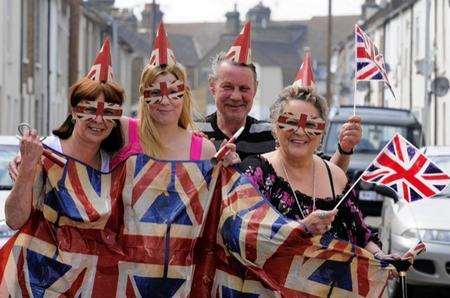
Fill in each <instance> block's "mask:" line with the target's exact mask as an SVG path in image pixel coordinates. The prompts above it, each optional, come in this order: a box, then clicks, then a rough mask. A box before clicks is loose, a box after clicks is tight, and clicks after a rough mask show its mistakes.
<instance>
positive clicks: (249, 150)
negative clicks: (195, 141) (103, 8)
mask: <svg viewBox="0 0 450 298" xmlns="http://www.w3.org/2000/svg"><path fill="white" fill-rule="evenodd" d="M196 124H197V126H198V127H199V128H200V130H201V131H203V133H205V134H206V135H207V136H208V138H209V139H211V138H213V139H214V141H213V143H214V145H215V146H216V149H219V147H220V145H221V144H222V141H223V140H224V139H229V137H228V136H226V135H225V134H224V133H223V132H222V131H221V130H220V128H219V127H218V126H217V114H216V113H213V114H211V115H208V116H207V117H206V122H198V123H196ZM271 129H272V127H271V124H270V123H269V122H266V121H259V120H256V119H255V118H253V117H251V116H247V118H246V120H245V128H244V131H243V132H242V133H241V135H240V136H239V137H238V139H237V140H236V152H237V153H238V154H239V157H240V158H241V160H244V159H245V158H246V157H247V156H251V155H258V154H263V153H266V152H270V151H273V150H275V139H274V138H273V136H272V130H271Z"/></svg>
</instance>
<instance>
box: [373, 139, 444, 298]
mask: <svg viewBox="0 0 450 298" xmlns="http://www.w3.org/2000/svg"><path fill="white" fill-rule="evenodd" d="M422 150H423V152H424V153H425V154H426V155H427V156H429V157H430V158H431V159H432V160H433V161H434V162H435V163H436V164H437V165H438V167H440V168H441V169H442V170H444V171H446V172H447V173H450V147H426V148H424V149H422ZM380 232H381V233H380V234H381V241H382V243H383V250H384V251H385V252H386V253H394V252H395V253H399V254H403V253H404V252H406V251H407V250H408V249H409V248H410V247H412V246H413V245H414V244H415V243H417V241H418V239H419V238H420V239H422V240H423V242H425V244H426V245H427V251H426V252H425V253H423V254H420V255H419V256H418V257H417V259H416V261H415V262H414V265H413V269H412V270H411V271H410V272H408V276H407V282H408V284H409V285H422V286H423V285H428V286H450V185H448V186H447V187H446V188H445V189H444V190H443V191H442V192H441V193H440V194H438V195H436V196H435V197H433V198H430V199H423V200H418V201H415V202H412V203H408V202H407V201H405V200H403V199H398V198H397V197H396V196H392V197H391V198H386V200H385V201H384V204H383V209H382V225H381V230H380ZM394 287H395V284H394ZM391 288H392V287H391ZM448 293H449V292H447V294H448ZM447 297H448V296H447Z"/></svg>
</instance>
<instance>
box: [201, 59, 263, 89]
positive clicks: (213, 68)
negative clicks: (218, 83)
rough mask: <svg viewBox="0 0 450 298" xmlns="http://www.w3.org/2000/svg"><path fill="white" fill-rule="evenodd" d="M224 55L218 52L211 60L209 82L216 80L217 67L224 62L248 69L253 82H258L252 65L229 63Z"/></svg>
mask: <svg viewBox="0 0 450 298" xmlns="http://www.w3.org/2000/svg"><path fill="white" fill-rule="evenodd" d="M225 54H226V53H225V52H220V53H218V54H217V55H216V56H214V57H213V58H212V59H211V72H210V74H209V76H208V81H209V82H211V81H213V80H216V79H217V73H218V71H219V66H220V64H222V62H224V61H226V62H227V63H230V64H233V65H239V66H243V67H248V68H250V70H251V71H252V72H253V78H254V79H255V82H256V81H257V80H258V76H257V74H256V67H255V65H254V64H253V63H250V64H248V65H247V64H243V63H236V62H233V61H229V60H227V59H226V58H225Z"/></svg>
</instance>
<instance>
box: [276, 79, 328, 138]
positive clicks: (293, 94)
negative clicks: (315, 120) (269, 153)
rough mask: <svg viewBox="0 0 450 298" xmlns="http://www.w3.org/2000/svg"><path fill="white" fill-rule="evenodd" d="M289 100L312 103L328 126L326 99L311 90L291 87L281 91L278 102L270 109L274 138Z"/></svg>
mask: <svg viewBox="0 0 450 298" xmlns="http://www.w3.org/2000/svg"><path fill="white" fill-rule="evenodd" d="M289 100H303V101H305V102H309V103H311V104H312V105H313V106H314V107H316V109H317V110H318V111H319V115H320V118H322V119H323V120H325V123H326V125H328V104H327V101H326V100H325V98H323V97H322V96H320V95H319V94H317V93H315V91H314V90H312V89H311V88H303V87H298V86H294V85H290V86H288V87H286V88H284V89H283V91H281V93H280V94H279V95H278V98H277V100H276V101H275V102H274V103H273V104H272V106H271V107H270V121H271V122H272V134H273V135H274V136H275V134H274V132H275V131H274V129H275V128H276V127H277V126H276V122H277V120H278V117H279V116H280V115H281V114H282V113H283V111H284V108H285V107H286V104H287V103H288V102H289Z"/></svg>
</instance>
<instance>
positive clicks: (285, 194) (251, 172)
mask: <svg viewBox="0 0 450 298" xmlns="http://www.w3.org/2000/svg"><path fill="white" fill-rule="evenodd" d="M325 165H326V167H327V169H328V170H329V166H328V165H327V164H326V163H325ZM240 168H241V170H242V171H243V172H244V173H245V174H246V176H247V177H248V178H249V179H250V181H251V183H252V184H253V185H254V186H255V187H256V188H257V189H259V191H260V192H261V193H262V195H263V196H264V197H266V198H267V199H268V200H269V201H270V203H272V205H273V206H274V207H275V208H277V209H278V211H280V213H282V214H283V215H285V216H286V217H288V218H290V219H294V220H300V219H302V215H301V212H300V210H299V206H300V208H302V211H303V214H305V215H306V214H309V213H310V212H312V208H313V199H312V197H310V196H307V195H306V194H303V193H301V192H300V191H298V190H296V195H297V198H298V200H299V202H298V204H297V202H296V199H295V197H294V195H293V193H292V190H291V187H290V186H289V184H288V182H287V181H286V180H284V178H283V177H280V176H278V175H277V173H276V172H275V170H274V168H273V167H272V165H271V164H270V163H269V162H268V161H267V160H266V159H265V158H264V157H262V156H259V155H258V156H250V157H247V158H246V159H244V161H243V162H242V163H241V164H240ZM328 174H329V178H330V187H331V185H332V183H333V181H332V177H331V172H329V171H328ZM348 187H349V186H348V185H347V189H348ZM345 192H346V191H344V193H345ZM354 197H355V195H354V194H351V195H350V196H349V197H348V198H347V199H346V200H344V202H343V203H342V204H341V205H340V207H339V211H338V213H337V215H336V218H335V220H334V221H333V224H332V227H331V230H330V231H329V233H331V234H332V235H333V236H335V237H337V238H340V239H343V240H346V241H349V242H351V243H353V244H356V245H358V246H360V247H365V246H366V245H367V243H369V241H373V242H375V243H376V244H377V245H379V246H380V247H381V243H380V241H379V239H378V236H377V234H376V233H372V232H371V230H370V229H369V228H368V227H367V225H366V224H365V223H364V219H363V215H362V213H361V211H360V210H359V208H358V206H357V204H356V202H355V198H354ZM340 198H341V196H335V197H334V198H316V209H321V210H331V209H333V208H334V206H335V205H336V204H337V202H339V200H340Z"/></svg>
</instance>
